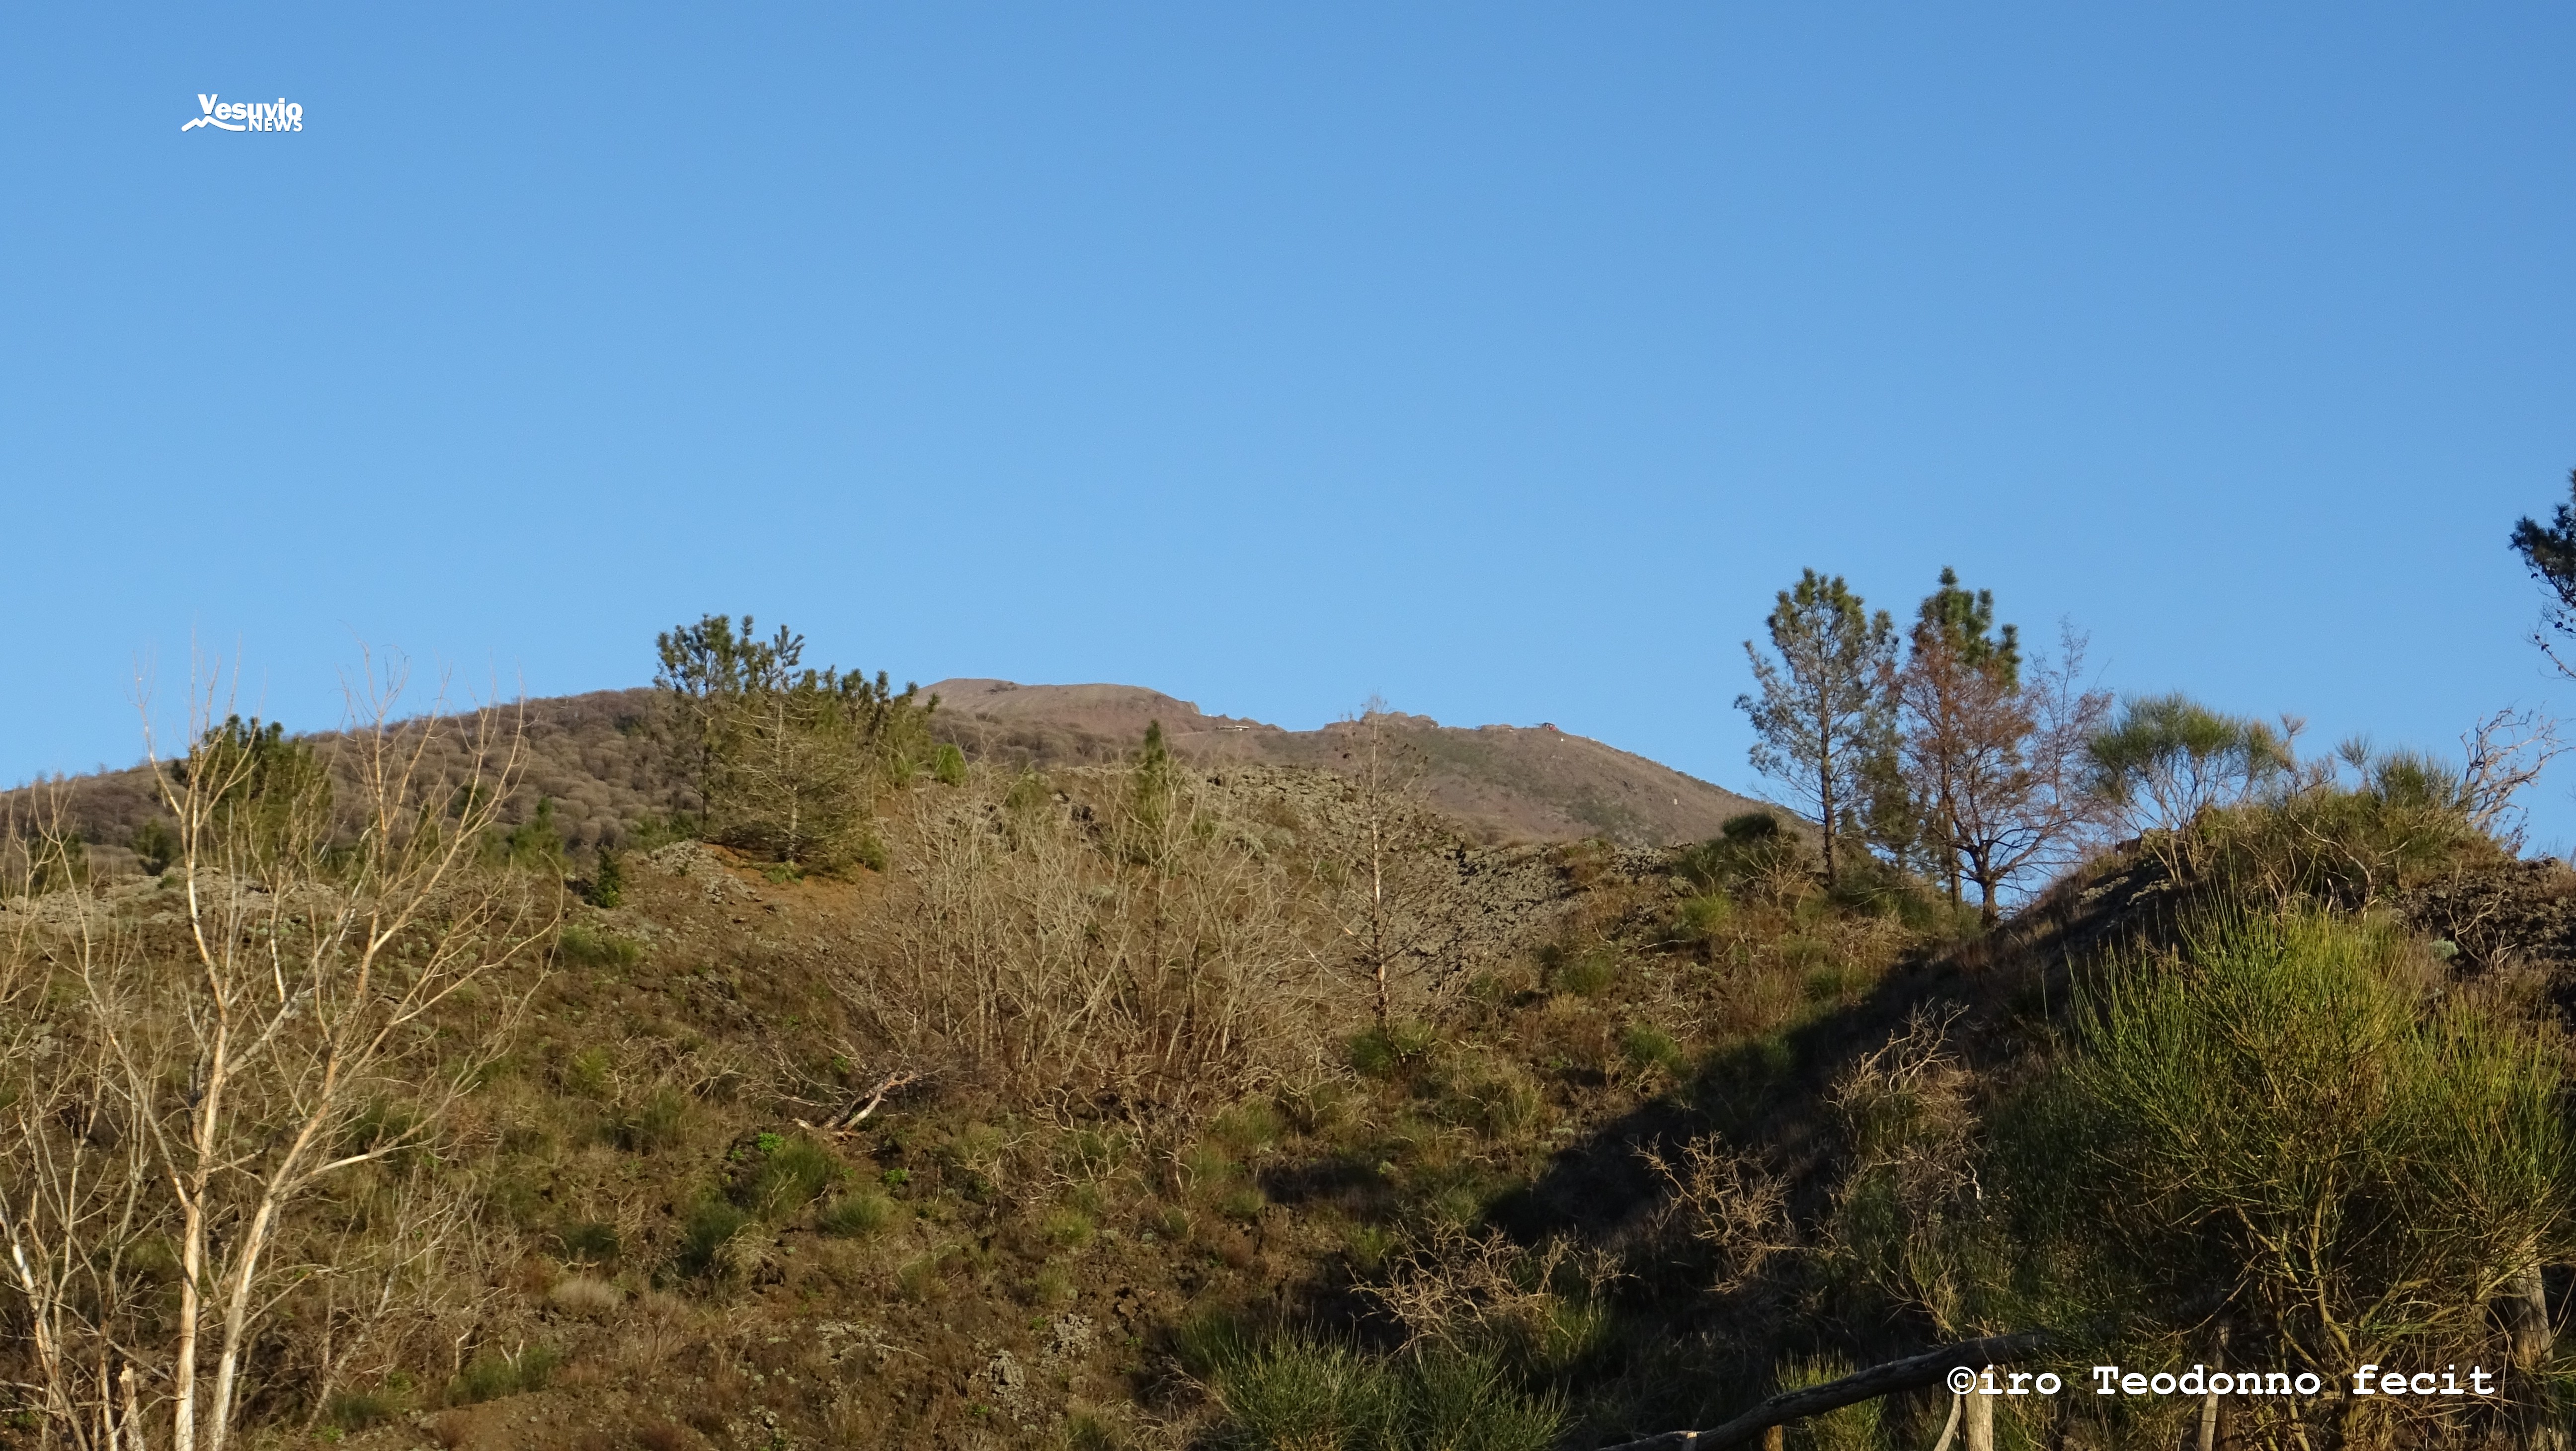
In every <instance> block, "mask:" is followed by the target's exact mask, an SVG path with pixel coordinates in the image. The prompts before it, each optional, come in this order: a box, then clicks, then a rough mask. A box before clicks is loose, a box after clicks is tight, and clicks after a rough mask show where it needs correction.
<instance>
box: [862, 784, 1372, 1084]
mask: <svg viewBox="0 0 2576 1451" xmlns="http://www.w3.org/2000/svg"><path fill="white" fill-rule="evenodd" d="M1077 784H1079V785H1086V786H1089V787H1092V788H1096V789H1097V791H1098V797H1099V799H1098V801H1097V803H1096V804H1092V805H1083V806H1077V805H1076V804H1074V803H1073V802H1071V801H1070V800H1068V799H1064V798H1061V797H1058V796H1056V795H1055V794H1053V793H1049V792H1045V791H1043V790H1039V789H1036V788H1035V785H1034V778H1027V777H1024V778H1022V781H1021V782H1020V783H1019V784H1016V785H1013V784H1010V783H1005V782H1002V781H999V780H997V779H995V778H994V777H993V776H992V775H990V774H989V773H977V774H975V775H974V776H972V777H971V778H970V780H969V782H968V784H967V785H966V786H964V787H961V788H957V789H926V790H921V791H916V792H914V793H912V794H910V795H909V796H908V797H906V798H905V799H904V803H903V806H902V808H901V815H900V816H899V818H898V822H897V829H898V831H899V833H900V837H901V843H902V845H901V850H900V852H899V860H900V862H901V865H900V867H899V868H898V869H897V870H896V871H895V872H894V874H893V876H894V881H893V884H892V891H891V894H890V895H891V897H892V900H890V901H889V902H887V903H886V904H885V908H884V910H882V911H881V912H879V913H877V914H875V916H874V919H873V922H874V925H873V928H872V932H873V935H872V938H871V939H870V940H869V941H868V942H866V943H865V944H864V951H863V953H862V955H861V960H860V961H859V962H858V963H857V964H856V965H854V966H852V967H850V968H847V969H845V970H844V971H843V972H842V973H841V976H840V979H839V983H838V986H839V988H840V991H841V994H842V997H843V1001H844V1003H845V1004H846V1005H847V1008H848V1010H849V1011H850V1013H851V1015H852V1016H853V1018H854V1019H855V1020H856V1021H857V1022H858V1024H859V1025H860V1026H861V1027H862V1029H863V1030H864V1031H866V1032H868V1033H870V1034H871V1035H872V1036H874V1037H876V1038H878V1039H880V1040H881V1041H883V1042H884V1043H886V1044H887V1045H889V1046H890V1048H891V1049H892V1050H893V1051H894V1053H895V1054H897V1055H898V1056H900V1057H902V1058H904V1059H905V1060H907V1061H910V1062H913V1063H919V1064H943V1063H944V1064H955V1065H958V1066H960V1067H963V1068H966V1069H969V1070H971V1071H973V1072H975V1073H977V1074H979V1075H981V1076H983V1077H985V1078H987V1079H989V1080H991V1081H993V1082H996V1083H998V1084H1000V1085H1002V1086H1004V1087H1005V1089H1006V1090H1007V1091H1008V1092H1009V1093H1010V1094H1011V1095H1012V1096H1014V1097H1017V1098H1020V1099H1023V1100H1034V1101H1038V1102H1046V1103H1054V1104H1080V1105H1084V1106H1087V1107H1089V1108H1092V1109H1101V1110H1112V1111H1117V1112H1123V1113H1126V1114H1128V1115H1130V1116H1140V1115H1145V1114H1148V1113H1154V1112H1161V1111H1172V1110H1183V1111H1201V1110H1205V1109H1208V1108H1210V1107H1213V1106H1215V1105H1217V1104H1221V1103H1224V1102H1229V1101H1231V1100H1233V1099H1235V1098H1238V1097H1240V1096H1242V1095H1243V1094H1244V1093H1246V1092H1249V1091H1251V1090H1253V1089H1255V1088H1258V1087H1260V1086H1262V1085H1264V1084H1266V1083H1269V1082H1272V1081H1274V1080H1276V1079H1278V1078H1280V1077H1282V1076H1283V1075H1285V1074H1288V1073H1289V1072H1291V1071H1293V1070H1295V1069H1297V1068H1299V1067H1301V1066H1306V1065H1311V1064H1312V1063H1314V1062H1315V1061H1316V1060H1317V1059H1319V1058H1320V1057H1321V1056H1322V1054H1323V1051H1324V1049H1325V1046H1326V1044H1327V1043H1328V1042H1330V1041H1331V1040H1332V1039H1333V1038H1334V1037H1335V1036H1336V1035H1337V1033H1338V1032H1340V1031H1346V1030H1347V1029H1348V1027H1350V1026H1352V1025H1354V1024H1355V1022H1356V1014H1357V1010H1358V1003H1357V1001H1356V1000H1355V994H1353V993H1352V992H1350V991H1349V990H1347V989H1341V990H1337V989H1336V986H1335V985H1334V984H1332V983H1330V982H1328V981H1325V980H1323V979H1322V978H1321V977H1320V976H1319V975H1318V974H1317V973H1316V972H1315V971H1313V969H1312V967H1311V966H1310V964H1311V962H1312V960H1313V950H1312V949H1313V945H1314V943H1315V942H1316V940H1317V937H1318V932H1317V927H1316V925H1315V923H1314V921H1313V913H1312V912H1311V910H1310V908H1309V904H1308V903H1307V902H1306V901H1305V900H1304V899H1303V898H1302V896H1301V894H1300V892H1299V891H1298V888H1297V882H1296V879H1295V875H1294V873H1293V872H1292V871H1291V870H1290V867H1289V864H1288V863H1287V862H1286V861H1284V860H1283V859H1282V857H1281V856H1280V855H1279V854H1278V853H1277V852H1275V851H1272V850H1269V849H1267V848H1266V847H1265V845H1264V843H1263V841H1262V836H1261V833H1260V832H1259V831H1257V830H1255V829H1252V828H1250V827H1248V826H1247V825H1246V824H1245V823H1244V822H1242V821H1240V820H1237V819H1235V818H1233V817H1232V816H1230V815H1229V814H1228V813H1227V812H1226V811H1225V810H1224V809H1223V807H1222V805H1221V803H1220V802H1219V801H1217V800H1216V799H1215V798H1214V795H1213V793H1210V792H1207V791H1205V790H1204V789H1203V788H1202V786H1201V785H1200V783H1198V782H1197V781H1195V780H1193V779H1191V778H1189V777H1187V776H1186V775H1185V774H1183V773H1181V772H1179V771H1177V770H1174V769H1171V768H1170V767H1169V766H1168V765H1163V766H1156V765H1152V764H1148V765H1145V766H1137V767H1130V768H1113V769H1110V770H1107V771H1102V772H1094V773H1087V779H1085V780H1084V781H1081V782H1078V783H1077Z"/></svg>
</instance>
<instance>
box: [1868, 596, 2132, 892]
mask: <svg viewBox="0 0 2576 1451" xmlns="http://www.w3.org/2000/svg"><path fill="white" fill-rule="evenodd" d="M2061 640H2062V643H2061V645H2060V648H2059V652H2058V656H2057V658H2056V659H2055V660H2054V661H2051V660H2047V659H2044V658H2042V659H2035V660H2032V661H2031V662H2029V663H2028V664H2027V665H2026V666H2025V665H2022V664H2021V663H2020V662H2019V661H2017V660H2016V661H2013V662H2012V666H2013V668H2011V669H2005V668H2002V667H2001V666H2000V665H1999V664H1998V662H1996V661H1995V660H1994V659H1992V658H1989V659H1987V660H1983V661H1979V660H1974V659H1971V658H1969V657H1968V656H1967V655H1966V653H1965V652H1963V651H1962V650H1960V649H1959V648H1958V646H1957V643H1956V642H1955V641H1954V640H1951V639H1949V638H1948V637H1946V636H1945V635H1943V634H1941V633H1939V632H1930V631H1917V632H1916V636H1915V640H1914V648H1913V651H1912V652H1911V654H1910V656H1909V657H1908V659H1907V661H1906V664H1905V668H1904V669H1903V670H1902V671H1899V672H1897V675H1896V692H1897V698H1898V700H1899V702H1900V703H1901V704H1902V706H1903V707H1904V710H1905V716H1906V729H1905V731H1904V733H1903V736H1902V744H1901V747H1900V749H1901V753H1902V756H1901V758H1902V760H1903V762H1904V764H1905V768H1906V774H1907V775H1908V776H1909V777H1910V778H1911V782H1912V785H1913V789H1914V790H1915V791H1916V792H1917V793H1919V794H1920V795H1921V796H1922V798H1923V799H1924V801H1925V803H1926V807H1927V811H1926V815H1927V816H1928V818H1929V820H1930V823H1931V831H1932V832H1933V833H1934V834H1935V835H1936V836H1937V838H1938V840H1939V844H1940V845H1941V846H1942V847H1943V849H1944V855H1945V857H1946V858H1947V860H1948V862H1949V863H1950V865H1951V884H1952V885H1951V901H1953V902H1954V903H1955V902H1956V901H1958V900H1959V893H1958V888H1957V883H1958V881H1959V880H1960V879H1961V878H1964V879H1965V880H1967V881H1971V882H1974V883H1976V885H1977V890H1978V895H1979V901H1978V911H1979V914H1980V915H1981V916H1982V917H1983V919H1984V920H1985V921H1986V922H1987V923H1988V924H1989V925H1991V924H1992V923H1993V922H1994V921H1995V919H1996V917H1997V915H1998V912H1999V910H2000V905H1999V904H2000V895H2001V893H2002V892H2003V891H2004V890H2005V889H2007V888H2009V887H2011V886H2012V885H2014V884H2015V883H2017V882H2019V881H2021V880H2022V879H2024V878H2025V877H2026V876H2028V875H2029V874H2030V873H2032V872H2034V871H2040V870H2046V869H2048V868H2051V867H2055V866H2058V865H2061V864H2062V862H2063V860H2064V858H2065V857H2066V855H2067V854H2068V853H2069V852H2070V851H2071V850H2072V849H2074V848H2075V847H2076V846H2077V845H2078V844H2079V843H2080V842H2081V841H2082V840H2083V839H2084V837H2085V836H2086V835H2087V834H2088V833H2089V832H2090V830H2091V829H2092V827H2093V826H2094V824H2095V823H2096V822H2097V821H2098V820H2099V818H2100V801H2099V798H2098V797H2096V796H2095V795H2094V794H2093V793H2092V792H2091V791H2089V790H2088V789H2087V787H2088V781H2087V779H2086V775H2087V770H2088V767H2089V763H2090V759H2091V758H2090V755H2089V754H2088V753H2089V751H2090V748H2091V744H2092V741H2093V738H2094V737H2095V736H2096V735H2097V734H2099V733H2100V731H2101V729H2102V724H2103V721H2104V720H2105V718H2106V717H2107V716H2108V715H2109V713H2110V706H2111V700H2110V696H2109V695H2108V694H2107V693H2105V692H2101V691H2090V690H2086V689H2084V688H2083V683H2082V682H2083V668H2084V639H2083V637H2082V636H2080V635H2078V634H2076V633H2074V631H2073V630H2071V629H2069V630H2067V631H2066V632H2065V633H2064V634H2063V635H2062V637H2061Z"/></svg>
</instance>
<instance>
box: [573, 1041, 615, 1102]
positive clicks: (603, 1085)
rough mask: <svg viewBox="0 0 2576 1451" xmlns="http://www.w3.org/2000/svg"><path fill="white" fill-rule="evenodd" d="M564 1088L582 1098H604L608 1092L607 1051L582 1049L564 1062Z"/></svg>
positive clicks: (602, 1049)
mask: <svg viewBox="0 0 2576 1451" xmlns="http://www.w3.org/2000/svg"><path fill="white" fill-rule="evenodd" d="M563 1082H564V1087H565V1088H567V1089H570V1090H571V1091H572V1092H574V1093H577V1094H580V1095H581V1096H582V1097H584V1098H606V1097H607V1096H608V1090H609V1079H608V1050H607V1049H605V1048H584V1049H582V1050H581V1051H580V1052H578V1053H575V1054H574V1055H572V1056H571V1057H570V1058H567V1059H565V1060H564V1069H563Z"/></svg>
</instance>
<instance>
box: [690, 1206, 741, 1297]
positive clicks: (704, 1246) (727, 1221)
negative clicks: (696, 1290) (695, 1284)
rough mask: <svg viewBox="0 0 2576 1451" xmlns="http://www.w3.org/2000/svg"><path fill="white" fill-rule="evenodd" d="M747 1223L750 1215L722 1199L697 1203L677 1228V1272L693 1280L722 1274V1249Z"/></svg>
mask: <svg viewBox="0 0 2576 1451" xmlns="http://www.w3.org/2000/svg"><path fill="white" fill-rule="evenodd" d="M750 1224H751V1216H750V1215H748V1214H745V1213H744V1212H743V1211H742V1210H740V1209H738V1208H736V1207H735V1206H734V1205H732V1204H731V1203H729V1202H727V1201H725V1200H722V1199H705V1200H700V1201H699V1202H698V1204H697V1206H696V1207H695V1208H693V1209H691V1210H690V1211H689V1216H688V1218H687V1219H686V1220H685V1221H683V1222H682V1224H681V1226H680V1250H679V1254H678V1256H677V1262H678V1264H679V1269H680V1273H681V1274H683V1275H687V1276H689V1277H691V1278H693V1279H695V1278H712V1277H716V1276H719V1275H721V1274H722V1273H723V1272H724V1268H725V1262H724V1247H725V1246H726V1245H727V1244H730V1243H732V1241H733V1237H734V1236H735V1235H737V1234H740V1233H742V1232H743V1230H744V1229H745V1228H746V1227H748V1226H749V1225H750Z"/></svg>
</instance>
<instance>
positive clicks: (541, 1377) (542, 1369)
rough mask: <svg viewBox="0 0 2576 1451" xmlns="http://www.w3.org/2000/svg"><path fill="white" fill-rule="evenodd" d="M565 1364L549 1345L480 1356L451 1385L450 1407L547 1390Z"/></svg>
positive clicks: (467, 1364)
mask: <svg viewBox="0 0 2576 1451" xmlns="http://www.w3.org/2000/svg"><path fill="white" fill-rule="evenodd" d="M562 1364H563V1357H562V1356H561V1355H560V1354H558V1353H557V1352H556V1351H555V1349H554V1348H553V1347H552V1346H547V1345H531V1346H529V1347H527V1348H526V1349H524V1350H521V1351H519V1352H518V1353H517V1354H514V1355H478V1356H476V1357H474V1359H473V1360H471V1361H469V1362H467V1363H466V1366H465V1369H463V1370H462V1371H459V1372H457V1376H456V1379H454V1380H452V1381H450V1382H448V1385H447V1403H448V1404H449V1405H452V1406H470V1405H474V1404H476V1403H478V1402H482V1401H494V1400H499V1399H500V1398H501V1397H503V1396H515V1395H521V1394H525V1393H526V1392H529V1391H541V1390H544V1389H545V1388H546V1386H547V1385H548V1384H550V1383H551V1382H552V1381H553V1380H554V1376H555V1370H556V1368H557V1367H558V1366H560V1365H562Z"/></svg>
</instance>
